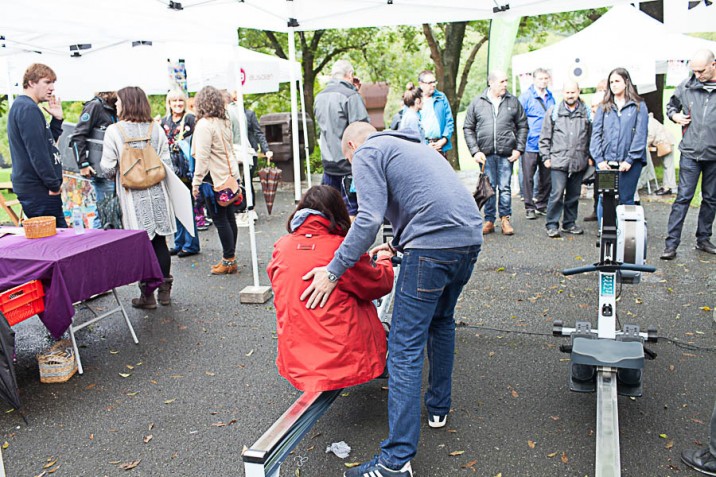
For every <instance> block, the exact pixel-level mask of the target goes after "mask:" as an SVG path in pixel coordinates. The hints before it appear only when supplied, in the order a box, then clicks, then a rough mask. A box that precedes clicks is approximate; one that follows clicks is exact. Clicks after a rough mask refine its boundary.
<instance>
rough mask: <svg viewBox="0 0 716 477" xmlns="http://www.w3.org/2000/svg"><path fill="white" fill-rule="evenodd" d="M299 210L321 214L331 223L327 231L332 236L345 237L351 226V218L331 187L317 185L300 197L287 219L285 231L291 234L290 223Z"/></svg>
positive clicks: (343, 203)
mask: <svg viewBox="0 0 716 477" xmlns="http://www.w3.org/2000/svg"><path fill="white" fill-rule="evenodd" d="M301 209H313V210H317V211H319V212H321V213H322V214H323V215H325V216H326V218H327V219H328V220H329V221H330V222H331V224H330V225H329V226H328V231H329V232H330V233H332V234H337V235H345V234H347V233H348V229H349V228H350V226H351V218H350V216H349V215H348V209H347V208H346V204H345V202H343V197H341V194H340V193H339V192H338V191H337V190H336V189H334V188H333V187H331V186H327V185H317V186H313V187H311V188H310V189H308V190H307V191H306V192H305V193H304V194H303V197H301V200H300V201H299V202H298V205H297V206H296V210H294V211H293V213H292V214H291V215H290V217H289V218H288V222H287V223H286V230H288V231H289V232H292V230H291V221H292V220H293V216H294V215H296V212H298V211H299V210H301Z"/></svg>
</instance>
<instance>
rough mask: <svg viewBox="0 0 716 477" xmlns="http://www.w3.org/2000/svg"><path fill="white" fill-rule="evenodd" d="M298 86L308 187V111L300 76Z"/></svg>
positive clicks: (309, 179) (309, 168)
mask: <svg viewBox="0 0 716 477" xmlns="http://www.w3.org/2000/svg"><path fill="white" fill-rule="evenodd" d="M298 88H299V89H300V90H301V96H300V98H301V111H303V116H302V117H301V122H302V123H303V151H304V153H305V155H306V184H308V188H309V189H310V188H311V186H312V185H313V184H312V183H311V182H312V181H311V161H310V157H309V153H308V127H307V126H306V114H308V112H307V111H306V95H305V93H304V91H303V78H301V77H299V78H298Z"/></svg>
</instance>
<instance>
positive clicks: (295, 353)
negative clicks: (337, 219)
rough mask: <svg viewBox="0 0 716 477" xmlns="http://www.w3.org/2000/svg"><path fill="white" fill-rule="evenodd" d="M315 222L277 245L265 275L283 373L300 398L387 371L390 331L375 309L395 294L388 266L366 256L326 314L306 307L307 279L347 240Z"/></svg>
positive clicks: (321, 221) (345, 276)
mask: <svg viewBox="0 0 716 477" xmlns="http://www.w3.org/2000/svg"><path fill="white" fill-rule="evenodd" d="M328 225H329V221H328V220H326V219H325V218H323V217H321V216H318V215H313V216H310V217H308V218H307V219H306V221H305V222H304V223H303V224H302V225H301V226H300V227H298V229H296V230H295V231H294V232H293V233H292V234H289V235H285V236H283V237H282V238H280V239H279V240H278V241H277V242H276V243H275V244H274V251H273V258H272V259H271V262H270V263H269V265H268V267H267V270H266V271H267V272H268V276H269V279H270V280H271V284H272V286H273V291H274V295H275V296H274V306H275V307H276V322H277V323H276V328H277V333H278V357H277V358H276V366H278V372H279V373H280V374H281V376H283V377H284V378H286V379H287V380H288V381H289V382H290V383H291V384H292V385H293V386H294V387H295V388H296V389H299V390H301V391H328V390H332V389H340V388H344V387H347V386H355V385H357V384H361V383H364V382H366V381H370V380H371V379H373V378H375V377H377V376H379V375H380V374H381V373H382V372H383V370H384V368H385V354H386V338H385V331H384V329H383V326H382V325H381V323H380V321H379V320H378V314H377V312H376V308H375V305H374V304H373V303H372V302H371V300H374V299H376V298H380V297H382V296H383V295H386V294H387V293H388V292H390V290H391V289H392V287H393V267H392V265H391V263H390V260H389V259H387V258H386V259H381V260H379V261H378V263H377V264H375V265H374V264H372V263H371V260H370V257H369V256H368V254H364V255H363V256H362V257H361V259H360V260H359V261H358V263H356V264H355V266H354V267H353V268H350V269H348V270H347V271H346V272H345V273H344V274H343V276H341V278H340V279H339V280H338V285H337V286H336V288H335V289H334V290H333V293H331V296H330V298H329V299H328V302H327V303H326V305H325V307H323V308H320V307H317V308H315V309H313V310H309V309H307V308H306V302H305V301H300V296H301V293H303V291H304V290H305V289H306V288H307V287H308V286H309V284H310V281H306V280H303V279H302V277H303V275H305V274H306V273H308V272H309V271H311V270H312V269H313V268H314V267H321V266H325V265H328V262H330V261H331V259H332V258H333V254H334V253H335V251H336V249H338V247H339V246H340V245H341V243H342V242H343V239H344V237H342V236H340V235H336V234H332V233H329V232H328Z"/></svg>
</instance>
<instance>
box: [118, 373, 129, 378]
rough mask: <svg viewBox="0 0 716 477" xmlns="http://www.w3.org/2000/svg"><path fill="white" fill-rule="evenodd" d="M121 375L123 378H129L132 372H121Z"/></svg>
mask: <svg viewBox="0 0 716 477" xmlns="http://www.w3.org/2000/svg"><path fill="white" fill-rule="evenodd" d="M119 375H120V376H122V377H123V378H128V377H130V376H131V375H132V374H131V373H119Z"/></svg>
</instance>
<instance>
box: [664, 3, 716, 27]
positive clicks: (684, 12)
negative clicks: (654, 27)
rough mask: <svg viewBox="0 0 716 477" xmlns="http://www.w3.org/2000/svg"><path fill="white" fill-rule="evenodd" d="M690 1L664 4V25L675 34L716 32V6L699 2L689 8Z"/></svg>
mask: <svg viewBox="0 0 716 477" xmlns="http://www.w3.org/2000/svg"><path fill="white" fill-rule="evenodd" d="M689 3H692V2H690V1H689V0H669V1H666V2H664V25H666V27H667V28H668V29H669V30H671V31H675V32H681V33H690V32H712V31H715V30H716V5H706V3H704V2H699V4H698V5H696V6H695V7H693V8H691V9H690V8H689Z"/></svg>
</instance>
